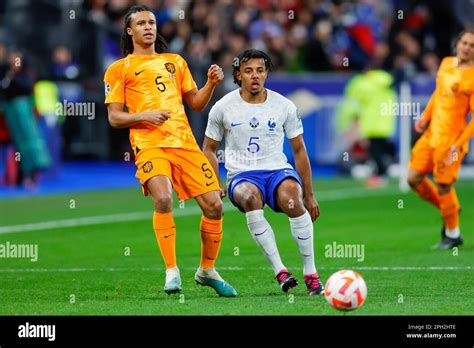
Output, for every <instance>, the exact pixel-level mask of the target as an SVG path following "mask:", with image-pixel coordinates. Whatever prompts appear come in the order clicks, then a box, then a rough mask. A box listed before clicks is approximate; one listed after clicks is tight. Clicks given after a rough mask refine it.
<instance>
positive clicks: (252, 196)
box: [240, 192, 262, 211]
mask: <svg viewBox="0 0 474 348" xmlns="http://www.w3.org/2000/svg"><path fill="white" fill-rule="evenodd" d="M240 201H241V205H242V208H244V210H245V211H248V210H256V209H261V208H262V202H261V199H260V196H259V194H258V193H256V192H251V193H247V194H245V195H244V196H243V197H242V199H241V200H240Z"/></svg>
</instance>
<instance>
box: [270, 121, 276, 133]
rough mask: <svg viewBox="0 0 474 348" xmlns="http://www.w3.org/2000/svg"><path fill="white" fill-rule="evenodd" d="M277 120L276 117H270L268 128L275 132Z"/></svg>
mask: <svg viewBox="0 0 474 348" xmlns="http://www.w3.org/2000/svg"><path fill="white" fill-rule="evenodd" d="M276 125H277V124H276V122H275V119H274V118H270V119H269V120H268V130H269V131H270V132H274V131H275V127H276Z"/></svg>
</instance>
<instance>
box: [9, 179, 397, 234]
mask: <svg viewBox="0 0 474 348" xmlns="http://www.w3.org/2000/svg"><path fill="white" fill-rule="evenodd" d="M394 194H400V195H401V194H403V193H401V192H400V191H398V190H397V189H389V190H380V191H379V190H368V189H366V188H352V189H337V190H328V191H320V192H317V194H316V198H317V199H318V201H319V202H328V201H337V200H343V199H348V198H356V197H365V198H370V197H379V196H388V195H394ZM224 209H232V210H235V211H237V209H236V208H235V207H234V206H233V205H232V204H231V203H225V204H224ZM200 213H201V209H200V208H199V206H191V207H189V208H186V209H174V210H173V215H174V216H175V217H179V216H191V215H196V214H200ZM151 217H152V211H151V210H150V211H137V212H131V213H121V214H112V215H96V216H87V217H80V218H73V219H63V220H51V221H43V222H34V223H29V224H21V225H7V226H1V227H0V234H8V233H19V232H31V231H41V230H52V229H58V228H68V227H78V226H90V225H100V224H107V223H115V222H127V221H143V220H148V219H151Z"/></svg>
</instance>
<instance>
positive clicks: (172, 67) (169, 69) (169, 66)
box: [165, 62, 176, 75]
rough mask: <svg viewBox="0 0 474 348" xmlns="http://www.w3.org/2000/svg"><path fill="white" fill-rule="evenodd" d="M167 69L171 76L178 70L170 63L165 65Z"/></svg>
mask: <svg viewBox="0 0 474 348" xmlns="http://www.w3.org/2000/svg"><path fill="white" fill-rule="evenodd" d="M165 68H166V70H167V71H168V72H169V73H170V74H171V75H173V74H174V73H175V72H176V68H175V66H174V64H173V63H170V62H168V63H165Z"/></svg>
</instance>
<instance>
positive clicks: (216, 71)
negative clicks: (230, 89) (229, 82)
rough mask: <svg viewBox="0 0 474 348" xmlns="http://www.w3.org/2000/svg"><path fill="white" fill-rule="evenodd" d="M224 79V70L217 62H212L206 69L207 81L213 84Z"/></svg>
mask: <svg viewBox="0 0 474 348" xmlns="http://www.w3.org/2000/svg"><path fill="white" fill-rule="evenodd" d="M223 79H224V71H223V70H222V68H221V67H220V66H219V65H217V64H212V65H211V67H210V68H209V69H208V70H207V81H208V82H209V83H212V84H213V85H216V84H218V83H219V82H221V81H222V80H223Z"/></svg>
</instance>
